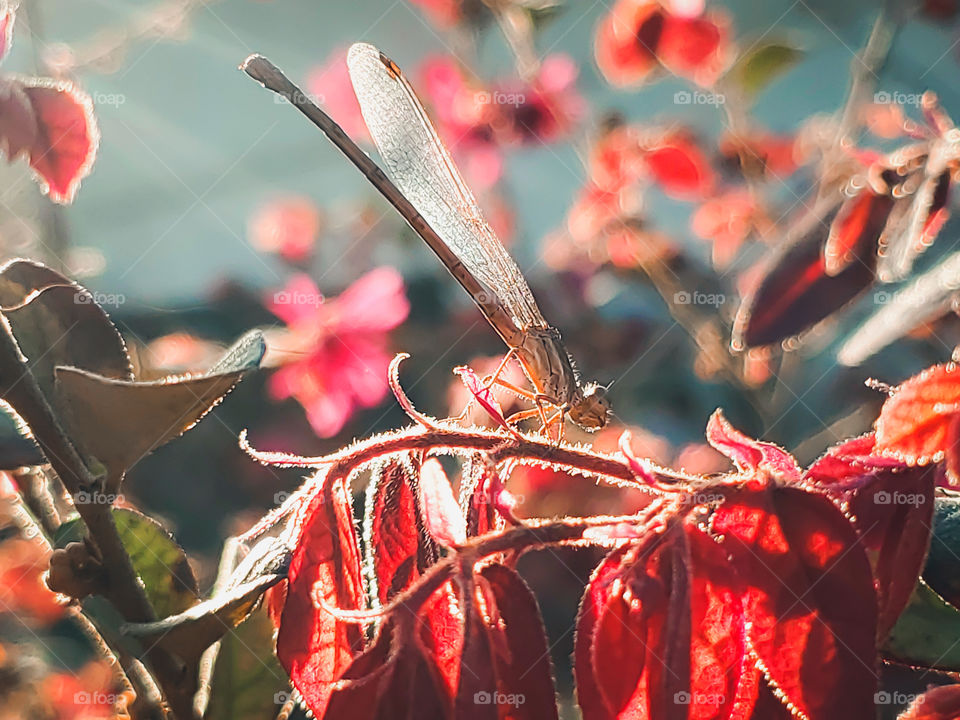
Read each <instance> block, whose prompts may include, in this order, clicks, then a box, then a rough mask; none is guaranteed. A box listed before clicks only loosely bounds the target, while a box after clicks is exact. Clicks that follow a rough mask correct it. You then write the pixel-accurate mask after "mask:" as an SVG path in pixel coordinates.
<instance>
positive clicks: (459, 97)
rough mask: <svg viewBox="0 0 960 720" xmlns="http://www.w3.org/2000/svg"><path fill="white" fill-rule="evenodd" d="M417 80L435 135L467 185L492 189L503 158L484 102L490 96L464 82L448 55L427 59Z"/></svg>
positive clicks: (492, 108) (491, 111) (491, 108)
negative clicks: (435, 127) (461, 167)
mask: <svg viewBox="0 0 960 720" xmlns="http://www.w3.org/2000/svg"><path fill="white" fill-rule="evenodd" d="M419 76H420V86H421V88H422V91H423V93H424V96H425V99H426V100H428V101H429V103H430V106H431V108H432V109H433V115H434V119H435V120H436V123H437V132H439V133H440V135H441V136H442V137H443V140H444V142H445V143H446V144H447V146H448V147H449V148H450V150H451V152H453V153H454V155H456V156H457V159H458V161H459V163H460V164H461V165H462V166H463V170H464V174H465V175H466V176H467V179H468V181H469V182H470V185H471V186H473V187H476V188H478V189H480V190H485V189H488V188H490V187H492V186H493V185H494V184H496V183H497V181H498V180H499V179H500V176H501V174H502V172H503V156H502V153H501V150H500V145H499V143H498V141H497V139H496V138H495V137H494V129H493V125H494V122H495V117H494V115H495V111H496V107H495V105H494V104H493V103H492V102H488V99H491V98H492V97H493V96H492V93H490V92H487V91H486V90H484V89H483V88H480V87H477V86H475V85H474V84H472V83H470V82H468V80H467V78H466V76H465V75H464V73H463V70H462V69H461V67H460V65H459V64H458V63H457V61H456V60H455V59H454V58H453V57H451V56H449V55H434V56H431V57H428V58H427V59H426V60H424V62H423V63H422V64H421V66H420V71H419Z"/></svg>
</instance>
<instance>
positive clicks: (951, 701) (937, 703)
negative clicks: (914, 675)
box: [898, 685, 960, 720]
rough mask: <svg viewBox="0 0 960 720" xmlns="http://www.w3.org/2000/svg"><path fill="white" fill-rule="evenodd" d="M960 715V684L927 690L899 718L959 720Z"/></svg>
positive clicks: (905, 719) (908, 719)
mask: <svg viewBox="0 0 960 720" xmlns="http://www.w3.org/2000/svg"><path fill="white" fill-rule="evenodd" d="M958 717H960V685H943V686H941V687H936V688H933V689H932V690H927V692H925V693H924V694H923V695H921V696H920V697H918V698H917V699H916V700H914V701H913V703H912V704H911V705H910V707H909V708H907V710H906V712H904V713H903V714H902V715H901V716H900V717H899V719H898V720H957V718H958Z"/></svg>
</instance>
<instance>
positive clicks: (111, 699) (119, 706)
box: [38, 660, 135, 720]
mask: <svg viewBox="0 0 960 720" xmlns="http://www.w3.org/2000/svg"><path fill="white" fill-rule="evenodd" d="M38 689H39V691H40V694H41V696H42V697H43V698H44V700H45V701H46V702H47V703H49V705H50V706H52V709H53V710H54V712H55V715H53V717H55V718H56V720H93V718H115V719H119V718H126V717H129V716H128V714H127V713H126V711H125V708H126V707H127V705H128V703H131V702H133V700H134V697H135V696H134V694H133V693H132V692H124V691H123V690H122V689H121V688H120V687H119V685H118V683H117V682H116V676H115V675H114V673H113V670H111V668H110V666H109V665H107V664H106V663H105V662H102V661H99V660H97V661H92V662H89V663H87V665H85V666H84V667H82V668H81V669H80V670H79V671H78V672H59V673H52V674H50V675H48V676H46V677H45V678H44V679H43V681H42V683H41V686H40V688H38ZM115 707H116V709H115Z"/></svg>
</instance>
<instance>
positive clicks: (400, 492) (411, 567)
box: [368, 459, 419, 604]
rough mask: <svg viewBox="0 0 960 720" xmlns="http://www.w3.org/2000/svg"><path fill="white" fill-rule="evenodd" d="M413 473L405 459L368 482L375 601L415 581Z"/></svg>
mask: <svg viewBox="0 0 960 720" xmlns="http://www.w3.org/2000/svg"><path fill="white" fill-rule="evenodd" d="M413 474H414V471H413V468H412V467H411V466H410V464H409V461H408V460H405V459H397V460H391V461H390V462H389V463H387V464H386V465H385V466H383V467H381V468H378V470H377V472H376V473H375V475H374V479H373V480H372V481H371V482H372V483H373V484H372V485H371V490H370V492H371V493H372V497H371V499H370V501H369V503H370V504H369V507H368V512H369V516H368V522H369V523H370V526H369V527H370V530H369V533H370V537H369V538H368V542H369V543H370V549H369V552H370V555H371V558H372V562H373V575H374V577H375V578H376V591H377V598H378V599H379V600H380V602H381V603H382V604H386V603H388V602H389V601H390V600H391V599H392V598H393V596H394V595H396V594H397V593H398V592H401V591H402V590H404V589H406V588H407V587H408V586H409V585H410V583H411V582H413V580H414V579H415V578H416V577H417V575H418V574H419V573H418V567H417V550H418V547H419V534H418V532H417V515H416V505H415V502H414V495H413V491H412V489H411V482H410V478H411V476H413Z"/></svg>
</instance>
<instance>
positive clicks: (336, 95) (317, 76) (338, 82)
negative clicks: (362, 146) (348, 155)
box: [307, 48, 370, 141]
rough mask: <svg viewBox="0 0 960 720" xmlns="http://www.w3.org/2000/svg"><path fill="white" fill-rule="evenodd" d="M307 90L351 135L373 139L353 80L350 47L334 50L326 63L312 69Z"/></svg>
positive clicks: (359, 139) (363, 139) (357, 138)
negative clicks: (349, 67) (348, 66)
mask: <svg viewBox="0 0 960 720" xmlns="http://www.w3.org/2000/svg"><path fill="white" fill-rule="evenodd" d="M307 92H308V93H309V94H310V95H311V96H312V98H311V99H312V100H313V101H314V102H315V103H316V104H317V105H319V106H320V107H322V108H323V109H324V110H325V111H326V112H327V114H328V115H329V116H330V117H332V118H333V119H334V121H335V122H336V123H337V124H338V125H339V126H340V127H342V128H343V131H344V132H345V133H347V135H349V136H350V137H352V138H353V139H354V140H357V141H368V140H369V139H370V134H369V133H368V132H367V126H366V124H365V123H364V122H363V116H362V115H361V114H360V103H359V102H358V101H357V96H356V94H354V92H353V84H352V83H351V82H350V72H349V70H348V69H347V50H346V48H340V49H338V50H334V51H333V52H332V53H330V55H329V56H328V57H327V59H326V60H325V61H324V62H323V64H321V65H320V66H318V67H316V68H314V69H313V70H311V71H310V74H309V75H308V76H307Z"/></svg>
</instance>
